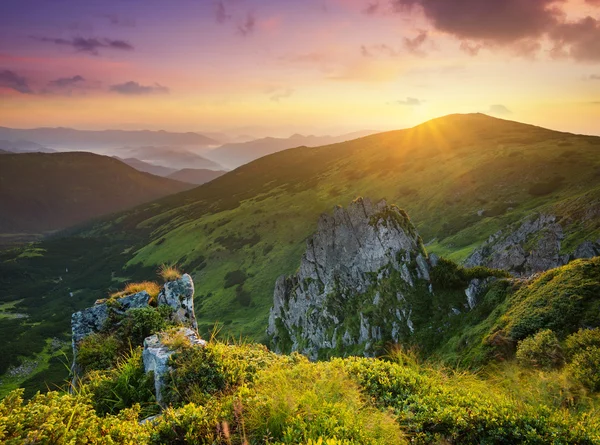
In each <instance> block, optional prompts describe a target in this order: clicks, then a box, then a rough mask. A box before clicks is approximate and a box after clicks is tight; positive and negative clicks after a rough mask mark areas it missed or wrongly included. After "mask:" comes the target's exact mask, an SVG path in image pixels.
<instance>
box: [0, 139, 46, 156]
mask: <svg viewBox="0 0 600 445" xmlns="http://www.w3.org/2000/svg"><path fill="white" fill-rule="evenodd" d="M0 149H2V150H4V151H8V152H11V153H54V152H55V150H52V149H51V148H48V147H44V146H43V145H40V144H36V143H35V142H30V141H24V140H22V139H20V140H16V141H0Z"/></svg>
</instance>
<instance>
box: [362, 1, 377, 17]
mask: <svg viewBox="0 0 600 445" xmlns="http://www.w3.org/2000/svg"><path fill="white" fill-rule="evenodd" d="M377 11H379V2H374V3H369V4H368V5H367V6H366V7H365V9H363V13H364V14H367V15H373V14H375V13H376V12H377Z"/></svg>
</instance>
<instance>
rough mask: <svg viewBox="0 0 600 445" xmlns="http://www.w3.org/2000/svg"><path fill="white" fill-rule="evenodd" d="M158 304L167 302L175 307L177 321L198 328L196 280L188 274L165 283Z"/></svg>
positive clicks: (174, 318)
mask: <svg viewBox="0 0 600 445" xmlns="http://www.w3.org/2000/svg"><path fill="white" fill-rule="evenodd" d="M158 304H159V305H161V304H166V305H167V306H171V307H172V308H173V321H174V322H175V323H177V324H180V325H182V326H188V327H190V328H192V329H198V325H197V322H196V314H195V313H194V282H193V281H192V277H191V276H189V275H188V274H184V275H183V276H182V277H181V278H180V279H178V280H175V281H169V282H167V283H165V286H164V287H163V290H162V291H161V292H160V294H158Z"/></svg>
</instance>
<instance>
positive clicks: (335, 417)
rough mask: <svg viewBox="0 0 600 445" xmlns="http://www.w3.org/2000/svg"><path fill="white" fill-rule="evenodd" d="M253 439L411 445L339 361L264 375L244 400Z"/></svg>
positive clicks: (285, 368) (273, 370)
mask: <svg viewBox="0 0 600 445" xmlns="http://www.w3.org/2000/svg"><path fill="white" fill-rule="evenodd" d="M243 405H244V409H245V412H246V417H245V425H246V427H247V428H248V430H249V431H251V432H252V435H253V436H256V437H269V438H271V439H270V440H272V441H273V442H275V443H282V444H296V443H299V442H305V441H307V440H314V441H318V439H319V438H321V437H335V438H337V439H341V440H348V441H349V442H350V443H355V444H382V445H384V444H401V443H406V441H405V440H404V438H403V437H402V436H403V435H402V433H401V431H400V428H399V426H398V424H397V423H396V422H395V421H394V418H393V416H392V415H390V413H389V412H386V411H379V410H377V409H375V407H373V406H370V404H369V403H368V401H367V399H366V398H365V397H364V396H363V394H362V393H361V391H360V388H359V387H358V385H357V384H356V383H355V382H354V381H352V380H351V379H350V378H349V376H348V375H347V374H346V373H345V372H344V370H343V368H342V367H341V366H340V364H339V363H327V362H321V363H309V362H307V361H301V362H299V363H297V364H296V365H295V366H294V367H291V368H290V367H289V365H287V364H284V365H277V366H275V367H272V368H270V369H268V371H267V370H265V371H262V372H260V373H259V374H258V375H257V377H256V379H255V381H254V384H253V386H252V391H246V392H245V397H244V398H243Z"/></svg>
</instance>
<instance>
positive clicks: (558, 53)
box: [550, 16, 600, 62]
mask: <svg viewBox="0 0 600 445" xmlns="http://www.w3.org/2000/svg"><path fill="white" fill-rule="evenodd" d="M550 37H551V39H552V40H553V42H554V47H553V48H552V50H551V55H552V56H553V57H555V58H561V57H569V58H571V59H575V60H578V61H583V62H597V61H600V21H598V20H596V19H594V18H592V17H589V16H588V17H585V18H583V19H581V20H579V21H576V22H570V23H562V24H560V25H558V26H556V27H555V28H554V29H553V30H552V31H551V33H550Z"/></svg>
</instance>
